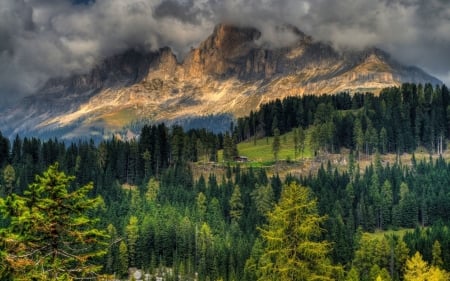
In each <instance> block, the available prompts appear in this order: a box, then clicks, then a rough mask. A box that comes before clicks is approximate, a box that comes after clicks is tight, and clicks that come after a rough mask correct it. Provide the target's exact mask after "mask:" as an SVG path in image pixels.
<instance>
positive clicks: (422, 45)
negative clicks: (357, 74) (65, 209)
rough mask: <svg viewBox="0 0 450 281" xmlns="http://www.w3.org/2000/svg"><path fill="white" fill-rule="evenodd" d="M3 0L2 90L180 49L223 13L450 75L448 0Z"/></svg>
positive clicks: (265, 34)
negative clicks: (131, 54) (139, 54)
mask: <svg viewBox="0 0 450 281" xmlns="http://www.w3.org/2000/svg"><path fill="white" fill-rule="evenodd" d="M75 2H76V3H83V5H79V4H78V5H73V3H74V0H27V1H25V0H2V1H0V64H1V65H2V67H1V70H0V95H1V96H2V100H5V99H7V98H8V97H9V96H15V97H20V96H23V95H26V94H29V93H32V92H33V91H34V90H35V89H36V88H38V87H39V86H40V85H42V83H44V82H45V80H46V79H48V78H49V77H53V76H56V75H70V74H72V73H78V72H82V71H86V70H87V69H89V68H90V67H92V66H93V65H94V64H95V63H96V62H98V61H99V60H101V59H102V58H105V57H108V56H110V55H113V54H116V53H119V52H122V51H124V50H126V49H127V48H132V47H139V48H143V49H147V50H152V49H157V48H160V47H164V46H170V47H171V48H172V49H173V50H175V52H176V53H177V54H178V55H179V56H180V57H181V56H182V55H183V54H184V53H186V52H187V51H188V50H189V49H190V47H192V46H196V45H197V44H198V43H199V42H200V41H201V40H203V39H205V38H206V37H207V36H208V35H209V34H210V33H211V31H212V30H213V27H214V25H216V24H217V23H220V22H229V23H236V24H240V25H246V26H254V27H256V28H258V29H260V30H261V31H262V37H261V39H260V43H262V44H270V45H272V46H281V45H283V44H286V43H290V42H291V41H292V40H295V39H296V35H295V34H294V33H292V32H291V31H290V29H287V28H280V27H283V26H285V25H286V24H291V25H293V26H296V27H298V28H299V29H300V30H302V31H304V32H305V33H306V34H308V35H311V36H313V38H315V39H317V40H322V41H327V42H333V44H334V45H335V46H337V47H339V48H364V47H367V46H377V47H380V48H382V49H385V50H386V51H388V52H390V53H391V54H392V55H393V56H394V57H395V58H398V59H399V60H401V61H402V62H404V63H406V64H409V65H418V66H420V67H423V68H424V69H425V70H427V71H429V72H430V73H431V74H434V75H437V76H438V77H439V78H440V79H442V80H444V81H445V82H446V83H447V84H450V73H449V72H450V71H449V62H450V52H449V49H450V37H449V36H448V34H450V5H448V3H447V2H448V1H447V0H340V1H330V0H195V1H194V0H127V1H123V0H96V1H85V0H80V1H78V0H77V1H75Z"/></svg>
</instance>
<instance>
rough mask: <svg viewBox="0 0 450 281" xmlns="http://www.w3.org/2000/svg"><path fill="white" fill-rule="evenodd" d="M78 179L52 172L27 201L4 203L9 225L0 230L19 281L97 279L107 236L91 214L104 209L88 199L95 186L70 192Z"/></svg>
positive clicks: (54, 167) (9, 199) (29, 193)
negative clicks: (97, 225) (94, 277)
mask: <svg viewBox="0 0 450 281" xmlns="http://www.w3.org/2000/svg"><path fill="white" fill-rule="evenodd" d="M74 179H75V178H74V177H73V176H67V175H66V174H65V173H64V172H61V171H59V168H58V164H54V165H52V166H50V167H49V168H48V170H47V171H46V172H44V174H43V175H42V176H39V175H38V176H36V179H35V182H34V183H32V184H30V185H29V186H28V189H27V190H26V191H25V192H24V196H20V195H17V194H12V195H11V196H9V197H7V198H6V199H4V200H3V199H2V200H1V201H0V207H1V208H0V209H1V211H2V213H3V215H4V216H5V217H6V218H7V219H8V220H9V222H10V223H9V225H8V226H7V228H5V229H2V230H1V235H0V236H1V240H2V241H1V243H2V245H4V251H5V261H4V262H5V263H6V264H7V266H6V267H7V268H8V269H9V272H10V274H11V276H12V277H13V278H14V279H15V280H33V279H38V280H73V279H77V278H88V277H93V276H95V273H96V272H98V271H99V270H100V269H101V266H99V265H98V264H97V262H98V260H99V259H98V258H99V257H101V256H103V255H104V254H106V247H105V246H106V243H105V242H104V241H105V240H106V239H107V234H106V232H105V231H102V230H99V229H97V228H96V227H95V225H96V223H97V222H98V219H95V218H92V217H90V216H89V215H88V214H90V213H92V211H94V210H96V209H98V208H99V207H101V206H102V205H103V200H102V198H101V197H95V198H89V197H88V194H89V192H90V191H91V190H92V188H93V186H92V184H87V185H85V186H82V187H79V188H76V189H75V190H74V191H72V192H70V191H69V190H70V188H69V187H70V183H71V182H72V181H73V180H74Z"/></svg>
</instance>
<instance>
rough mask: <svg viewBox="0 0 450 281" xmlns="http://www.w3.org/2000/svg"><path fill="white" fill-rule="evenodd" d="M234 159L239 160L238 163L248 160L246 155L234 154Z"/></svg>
mask: <svg viewBox="0 0 450 281" xmlns="http://www.w3.org/2000/svg"><path fill="white" fill-rule="evenodd" d="M234 161H235V162H239V163H244V162H248V157H247V156H235V157H234Z"/></svg>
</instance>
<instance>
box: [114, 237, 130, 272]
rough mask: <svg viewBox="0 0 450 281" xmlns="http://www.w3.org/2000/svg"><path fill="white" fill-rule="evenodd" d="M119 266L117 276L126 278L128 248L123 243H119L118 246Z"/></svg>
mask: <svg viewBox="0 0 450 281" xmlns="http://www.w3.org/2000/svg"><path fill="white" fill-rule="evenodd" d="M118 259H119V264H118V272H117V273H118V274H119V276H121V277H124V276H126V274H127V272H128V247H127V243H125V241H123V240H122V241H120V244H119V258H118Z"/></svg>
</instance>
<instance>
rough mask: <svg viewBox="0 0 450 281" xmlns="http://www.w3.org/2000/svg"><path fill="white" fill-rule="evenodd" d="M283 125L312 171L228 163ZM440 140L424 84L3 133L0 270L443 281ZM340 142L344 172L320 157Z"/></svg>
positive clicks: (14, 275) (444, 95)
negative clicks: (74, 129) (198, 123)
mask: <svg viewBox="0 0 450 281" xmlns="http://www.w3.org/2000/svg"><path fill="white" fill-rule="evenodd" d="M291 131H295V132H296V133H295V134H294V135H295V136H296V140H297V141H296V142H295V143H296V145H295V147H293V150H296V151H299V150H301V149H302V147H304V146H308V147H309V148H310V149H311V150H312V151H314V154H313V156H312V157H318V156H325V158H324V159H325V160H324V161H323V162H322V163H321V167H320V168H319V169H318V171H316V172H311V173H309V174H304V175H302V176H293V175H289V174H288V175H287V176H284V177H281V176H280V175H279V174H277V173H273V172H271V171H269V170H267V169H264V168H252V167H248V166H244V165H241V164H239V163H236V162H234V161H233V159H234V157H235V156H238V155H239V151H238V149H237V144H238V143H240V142H243V141H252V140H254V139H257V138H266V137H269V136H274V135H280V134H281V135H282V134H285V133H287V132H291ZM302 134H308V135H309V136H310V138H309V140H310V141H309V143H301V142H302V141H304V139H305V138H304V137H301V135H302ZM449 139H450V93H449V91H448V89H447V87H446V86H445V85H443V86H436V87H433V86H431V85H428V84H427V85H424V86H422V85H415V84H404V85H402V86H401V87H396V88H387V89H384V90H382V92H381V93H380V94H379V95H373V94H370V93H358V94H348V93H340V94H336V95H323V96H303V97H289V98H286V99H284V100H276V101H274V102H270V103H268V104H264V105H262V106H261V108H260V109H259V110H258V111H256V112H251V113H250V115H249V116H247V117H244V118H239V119H237V120H236V121H235V122H234V123H232V124H230V128H229V130H228V131H226V132H224V133H213V132H210V131H208V130H206V129H190V130H186V131H185V130H184V129H183V128H182V127H181V126H177V125H173V126H170V127H168V126H166V125H165V124H153V125H145V126H144V127H143V128H142V130H141V133H140V136H139V138H137V139H133V140H128V141H123V140H120V139H117V138H113V139H110V140H104V141H102V142H100V143H99V144H97V143H95V142H94V141H85V140H80V141H78V142H71V143H66V142H64V141H60V140H57V139H47V140H41V139H37V138H28V137H27V138H21V137H20V136H16V137H15V138H14V139H13V140H9V139H7V138H5V137H3V136H2V135H1V133H0V171H1V174H0V185H1V188H0V194H1V200H0V213H2V217H1V219H0V259H1V261H0V264H1V265H0V276H1V277H0V279H1V280H79V279H85V280H115V279H123V280H126V279H128V277H129V274H130V272H129V269H130V268H134V269H140V270H142V272H144V273H146V274H150V275H147V277H146V278H150V279H151V280H156V277H163V278H164V280H202V281H203V280H211V281H212V280H248V281H253V280H363V281H366V280H367V281H369V280H376V281H381V280H407V281H409V280H449V278H450V277H449V274H448V271H450V252H449V251H448V249H450V234H449V227H450V221H449V214H450V162H449V161H448V159H446V158H445V151H446V149H447V142H448V141H449ZM274 147H275V146H274ZM419 149H420V150H421V151H427V153H429V155H430V157H429V158H426V159H420V160H417V159H416V157H415V154H414V152H415V151H417V150H419ZM343 150H346V151H350V152H349V153H348V155H347V157H348V160H347V161H348V163H349V165H348V168H346V169H338V168H337V167H335V166H333V165H332V163H330V161H327V160H326V156H327V155H331V154H336V153H340V152H341V151H343ZM406 153H408V154H409V155H411V159H410V161H409V162H408V163H402V161H400V160H398V159H399V158H398V157H397V158H395V159H397V161H394V162H386V161H383V156H384V155H388V154H392V155H397V156H398V155H402V154H406ZM366 155H372V156H373V157H372V159H373V161H372V163H371V164H370V165H368V166H366V167H360V166H359V161H358V159H359V158H360V157H361V156H366ZM432 156H434V157H432ZM321 159H323V157H322V158H321ZM280 161H282V160H281V159H280ZM294 161H295V160H294ZM197 162H203V163H208V164H210V165H217V166H219V167H221V171H222V172H221V173H201V172H199V171H198V170H196V169H197V168H196V165H195V163H197ZM44 225H48V227H44Z"/></svg>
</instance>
